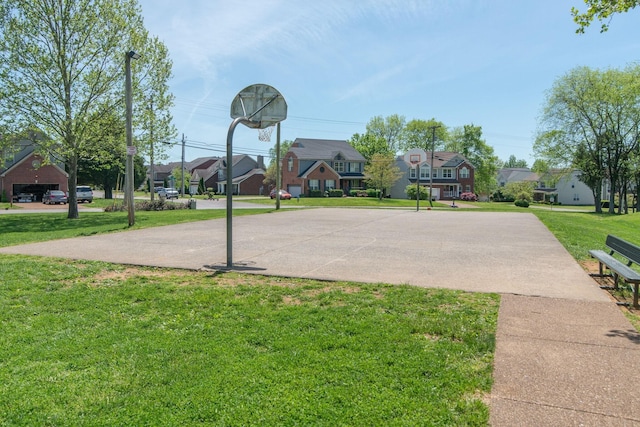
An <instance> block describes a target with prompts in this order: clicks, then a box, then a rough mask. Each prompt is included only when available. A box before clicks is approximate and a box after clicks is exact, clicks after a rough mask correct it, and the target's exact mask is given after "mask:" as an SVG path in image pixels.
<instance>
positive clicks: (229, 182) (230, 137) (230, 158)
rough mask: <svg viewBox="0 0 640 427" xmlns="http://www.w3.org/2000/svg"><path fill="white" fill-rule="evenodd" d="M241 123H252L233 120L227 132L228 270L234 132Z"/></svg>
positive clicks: (230, 243)
mask: <svg viewBox="0 0 640 427" xmlns="http://www.w3.org/2000/svg"><path fill="white" fill-rule="evenodd" d="M240 123H244V124H247V123H251V120H249V119H248V118H247V117H238V118H236V119H233V121H232V122H231V125H230V126H229V131H228V132H227V170H226V176H227V268H231V267H233V132H234V131H235V129H236V126H238V124H240Z"/></svg>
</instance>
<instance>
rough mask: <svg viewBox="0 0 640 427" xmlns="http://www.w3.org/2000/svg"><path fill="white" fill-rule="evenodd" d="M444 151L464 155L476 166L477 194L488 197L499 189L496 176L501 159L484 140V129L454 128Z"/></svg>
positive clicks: (467, 126)
mask: <svg viewBox="0 0 640 427" xmlns="http://www.w3.org/2000/svg"><path fill="white" fill-rule="evenodd" d="M444 149H445V150H446V151H452V152H454V153H460V154H462V155H463V156H464V157H465V158H466V159H467V160H469V161H470V162H471V164H472V165H473V166H474V168H475V172H474V187H475V192H476V193H478V194H484V195H487V196H488V195H489V194H491V193H493V191H494V190H495V188H496V187H497V181H496V174H497V172H498V169H499V168H500V159H498V156H496V155H495V154H494V151H493V147H491V146H489V145H487V143H486V141H485V140H484V139H482V127H480V126H474V125H464V126H463V127H461V128H454V129H453V130H452V131H451V132H450V134H449V140H448V141H446V142H445V148H444Z"/></svg>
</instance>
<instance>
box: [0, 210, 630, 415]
mask: <svg viewBox="0 0 640 427" xmlns="http://www.w3.org/2000/svg"><path fill="white" fill-rule="evenodd" d="M354 199H355V198H354ZM363 199H364V198H363ZM265 200H267V201H269V200H268V199H265ZM306 200H311V199H306ZM306 200H305V201H306ZM317 200H327V199H317ZM361 200H362V199H361ZM269 202H271V201H269ZM367 202H369V203H370V202H377V201H375V199H374V200H368V201H367ZM284 203H297V201H295V200H294V201H292V202H288V201H285V202H284ZM300 203H302V200H301V202H300ZM413 203H415V201H414V202H413ZM414 206H415V205H414ZM421 206H423V205H422V204H421ZM409 208H410V207H409ZM460 210H463V209H460ZM475 210H478V211H508V212H520V213H523V214H534V215H536V216H537V217H538V218H539V219H540V220H541V221H542V222H543V223H544V224H545V225H546V226H547V227H548V228H549V230H550V231H551V232H552V233H553V234H554V235H555V236H556V237H557V238H558V239H559V241H560V242H561V243H562V244H563V245H564V246H565V247H566V248H567V250H568V251H569V252H570V253H571V254H572V255H573V256H574V257H575V258H576V259H577V260H578V261H586V260H587V259H588V250H589V249H594V248H604V240H605V237H606V235H607V234H615V235H618V236H620V237H622V238H626V239H628V240H630V241H632V242H635V243H639V244H640V239H639V238H638V237H637V230H638V224H640V215H638V214H630V215H609V214H595V213H582V212H564V211H557V210H550V209H549V210H547V209H522V208H517V207H515V206H513V205H510V204H496V203H493V204H490V203H487V204H476V205H475ZM456 211H457V210H451V212H452V214H455V212H456ZM260 212H273V208H271V207H269V208H265V209H257V210H244V209H242V210H238V211H237V213H236V212H235V211H234V215H236V214H237V215H241V214H255V213H260ZM225 214H226V213H225V211H224V210H180V211H164V212H137V213H136V225H135V227H136V228H142V227H153V226H159V225H165V224H172V223H176V222H184V221H197V220H203V219H212V218H221V217H224V216H225ZM273 214H277V213H273ZM125 229H128V227H127V214H126V212H125V213H87V212H85V213H83V212H81V214H80V219H78V220H67V219H66V215H65V214H11V215H4V216H2V217H0V231H1V234H0V246H6V245H12V244H19V243H26V242H30V241H38V240H49V239H59V238H64V237H73V236H82V235H90V234H95V233H104V232H114V231H121V230H125ZM523 238H526V236H523ZM498 305H499V296H497V295H486V294H469V293H464V292H457V291H448V290H430V289H422V288H414V287H408V286H389V285H385V284H355V283H346V282H338V283H329V282H319V281H312V280H302V279H285V278H276V277H262V276H256V275H240V274H236V273H215V274H212V273H203V272H187V271H179V270H166V269H165V270H163V269H149V268H132V267H124V266H120V265H112V264H107V263H96V262H80V261H68V260H56V259H53V258H35V257H27V256H18V255H2V256H0V306H2V307H3V310H0V318H1V323H0V324H1V325H2V333H1V334H0V344H1V345H0V384H1V385H0V425H24V426H27V425H29V426H30V425H92V426H93V425H190V424H204V425H331V426H333V425H344V424H350V425H456V426H457V425H486V424H487V422H488V413H489V412H488V407H487V406H486V404H485V403H484V400H485V399H486V396H487V395H488V393H489V392H490V389H491V381H492V377H491V370H492V357H493V351H494V339H495V328H496V321H497V310H498ZM634 319H635V317H634V316H632V319H631V320H632V321H633V320H634Z"/></svg>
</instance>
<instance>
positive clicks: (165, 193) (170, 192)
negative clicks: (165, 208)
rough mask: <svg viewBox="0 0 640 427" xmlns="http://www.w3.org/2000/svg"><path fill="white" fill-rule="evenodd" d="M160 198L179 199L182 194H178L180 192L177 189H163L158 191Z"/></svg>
mask: <svg viewBox="0 0 640 427" xmlns="http://www.w3.org/2000/svg"><path fill="white" fill-rule="evenodd" d="M158 196H160V197H164V198H165V199H177V198H178V197H179V196H180V193H178V190H176V189H175V188H161V189H160V190H158Z"/></svg>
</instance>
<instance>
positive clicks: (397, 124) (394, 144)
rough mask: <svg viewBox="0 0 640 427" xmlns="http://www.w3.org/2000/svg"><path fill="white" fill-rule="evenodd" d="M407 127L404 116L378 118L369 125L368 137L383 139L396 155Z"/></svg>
mask: <svg viewBox="0 0 640 427" xmlns="http://www.w3.org/2000/svg"><path fill="white" fill-rule="evenodd" d="M404 126H405V118H404V116H399V115H397V114H393V115H391V116H387V117H386V118H383V117H382V116H376V117H374V118H372V119H371V120H369V123H367V132H366V134H367V135H372V136H373V137H374V138H382V139H384V140H385V141H386V142H387V147H388V150H389V151H391V152H392V153H396V152H397V151H398V149H399V144H400V137H401V135H402V131H403V129H404Z"/></svg>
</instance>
